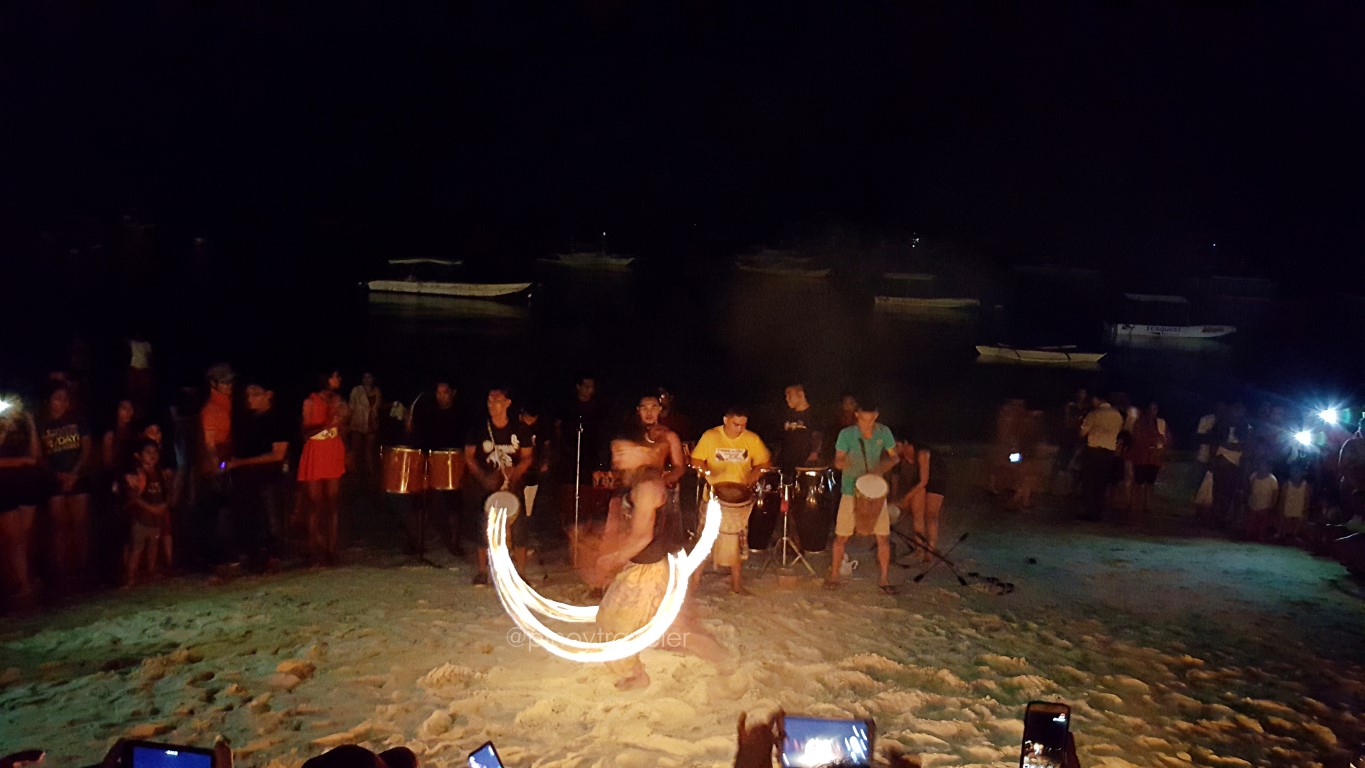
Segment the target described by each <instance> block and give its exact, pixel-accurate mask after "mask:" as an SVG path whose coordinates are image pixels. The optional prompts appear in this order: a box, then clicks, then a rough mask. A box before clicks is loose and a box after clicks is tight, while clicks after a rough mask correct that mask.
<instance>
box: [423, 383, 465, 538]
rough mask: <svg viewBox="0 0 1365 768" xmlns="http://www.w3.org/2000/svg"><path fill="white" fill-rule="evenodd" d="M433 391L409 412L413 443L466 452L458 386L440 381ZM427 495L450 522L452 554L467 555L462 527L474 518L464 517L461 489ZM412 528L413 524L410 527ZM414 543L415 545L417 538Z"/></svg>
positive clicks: (434, 509)
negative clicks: (457, 398)
mask: <svg viewBox="0 0 1365 768" xmlns="http://www.w3.org/2000/svg"><path fill="white" fill-rule="evenodd" d="M433 394H434V395H435V396H434V397H432V398H429V399H427V398H421V397H419V398H418V399H417V401H416V402H415V403H413V406H412V411H411V412H409V414H408V432H409V434H410V436H411V440H412V444H413V445H414V446H416V447H417V448H420V449H421V450H422V451H425V452H427V453H430V452H431V451H452V450H453V451H460V452H461V453H463V452H464V444H465V432H466V428H465V424H464V419H462V418H461V416H460V412H459V411H458V410H456V408H455V388H454V387H452V386H450V384H449V383H447V382H444V381H438V382H437V383H436V389H435V392H434V393H433ZM426 494H427V498H426V503H427V504H428V505H429V506H428V507H427V508H428V509H430V510H432V512H433V513H434V514H438V515H444V516H445V517H446V518H447V520H448V521H449V523H450V527H449V531H450V536H449V538H448V539H446V548H447V549H449V550H450V554H452V555H454V556H456V557H463V556H464V547H462V546H460V538H461V535H462V534H463V533H464V531H463V530H462V529H463V527H464V526H462V525H461V523H462V522H464V523H465V524H466V525H471V527H472V523H473V521H461V519H460V518H461V511H462V505H461V503H460V492H459V491H451V490H430V491H427V492H426ZM418 519H419V520H420V519H421V518H420V517H418ZM411 528H412V527H411V526H410V527H409V529H410V530H411ZM426 535H427V532H426V531H418V532H417V536H418V537H419V539H418V540H420V538H425V537H426ZM410 544H412V545H414V546H415V545H416V540H414V541H413V542H410Z"/></svg>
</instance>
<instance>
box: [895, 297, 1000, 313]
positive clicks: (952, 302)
mask: <svg viewBox="0 0 1365 768" xmlns="http://www.w3.org/2000/svg"><path fill="white" fill-rule="evenodd" d="M873 301H874V302H875V303H874V305H873V306H874V307H875V308H876V309H879V310H883V311H887V312H955V311H958V310H966V309H976V308H977V307H980V306H981V302H980V301H979V300H977V299H967V298H937V299H926V298H917V297H913V296H877V297H876V298H875V299H873Z"/></svg>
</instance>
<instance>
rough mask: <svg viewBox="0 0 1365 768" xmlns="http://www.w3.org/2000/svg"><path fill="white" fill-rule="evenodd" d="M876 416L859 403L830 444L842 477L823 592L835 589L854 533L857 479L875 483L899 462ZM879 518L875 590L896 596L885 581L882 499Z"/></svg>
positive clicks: (887, 562) (887, 523) (886, 535)
mask: <svg viewBox="0 0 1365 768" xmlns="http://www.w3.org/2000/svg"><path fill="white" fill-rule="evenodd" d="M879 415H880V414H879V413H878V411H877V406H876V405H875V404H873V403H871V402H867V401H863V402H861V403H860V404H859V405H858V407H857V410H856V411H855V412H854V416H855V418H856V421H855V423H854V424H853V425H852V426H848V427H844V428H843V429H842V430H840V431H839V436H838V438H837V439H836V440H835V441H834V466H835V468H837V469H840V470H843V473H844V476H843V480H842V486H841V488H840V492H841V495H840V496H839V516H838V517H837V518H836V519H835V522H834V549H833V558H832V559H831V561H830V567H829V577H828V578H827V579H825V588H826V589H838V587H839V569H840V567H841V566H842V565H843V562H844V547H845V546H846V545H847V544H848V539H849V537H850V536H852V535H853V531H854V496H855V494H856V493H857V483H858V478H860V477H862V476H863V475H868V474H871V475H875V476H877V477H878V478H879V479H880V478H881V476H882V475H883V474H885V473H886V472H887V470H889V469H891V468H892V467H894V466H896V464H897V463H898V462H899V461H900V459H899V457H898V456H897V455H896V439H895V438H894V437H892V435H891V430H890V429H889V428H888V427H887V426H886V425H884V424H880V423H878V422H877V417H878V416H879ZM881 507H882V508H881V514H880V515H878V516H877V522H876V525H875V527H874V528H873V535H875V536H876V537H877V569H878V574H879V577H880V578H879V580H878V582H877V586H878V588H879V589H881V591H883V592H885V593H886V594H888V595H894V594H896V588H895V587H894V586H892V584H891V581H890V579H889V578H888V573H887V572H888V571H889V570H890V567H891V518H890V516H889V515H888V514H887V511H886V499H885V497H883V498H882V500H881Z"/></svg>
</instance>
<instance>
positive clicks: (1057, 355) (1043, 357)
mask: <svg viewBox="0 0 1365 768" xmlns="http://www.w3.org/2000/svg"><path fill="white" fill-rule="evenodd" d="M976 353H977V354H978V355H980V356H981V357H982V359H986V360H998V361H1006V362H1014V363H1061V364H1066V363H1098V362H1099V361H1100V359H1101V358H1103V357H1104V354H1105V353H1103V352H1078V351H1076V348H1075V347H1074V346H1064V347H1011V346H1008V345H1006V344H993V345H985V344H978V345H977V346H976Z"/></svg>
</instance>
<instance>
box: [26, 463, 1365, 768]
mask: <svg viewBox="0 0 1365 768" xmlns="http://www.w3.org/2000/svg"><path fill="white" fill-rule="evenodd" d="M1172 477H1175V473H1172ZM1177 490H1178V489H1175V488H1168V489H1167V491H1168V493H1171V494H1174V493H1175V491H1177ZM1180 506H1183V505H1174V504H1172V505H1170V506H1168V507H1166V508H1165V511H1164V513H1163V514H1158V515H1155V516H1153V517H1152V518H1151V519H1149V520H1146V521H1141V522H1139V523H1134V524H1128V525H1116V524H1083V525H1082V524H1077V523H1072V522H1070V520H1069V518H1068V516H1067V515H1066V514H1065V512H1064V511H1062V510H1060V509H1056V508H1052V509H1049V508H1047V500H1046V499H1044V506H1043V508H1040V509H1039V510H1035V511H1032V512H1029V513H1024V514H1020V513H1006V512H1003V511H999V510H997V509H995V508H994V506H993V505H992V504H991V503H990V502H989V501H988V500H987V499H986V497H985V496H984V494H982V493H981V492H980V491H979V490H977V489H973V488H968V487H955V488H954V492H953V495H952V496H951V497H950V498H949V501H948V505H947V508H946V512H945V514H946V516H947V519H948V523H947V526H946V530H945V532H944V535H943V540H944V541H945V542H947V543H951V542H952V541H954V540H955V539H956V538H957V537H958V536H959V535H960V534H961V533H962V532H969V533H970V536H969V538H968V539H967V540H966V541H965V542H963V543H962V544H961V546H960V547H959V548H958V550H957V551H956V552H955V553H954V559H955V560H956V561H957V564H958V566H959V570H960V571H961V572H962V573H963V575H964V576H966V574H968V573H976V574H978V575H977V576H976V577H971V578H969V579H968V580H969V582H971V583H970V585H969V586H967V587H962V586H959V584H958V583H957V581H956V579H955V578H954V577H953V576H952V574H951V573H949V572H948V571H947V570H946V569H943V568H939V569H938V570H936V571H934V572H933V573H931V574H930V575H929V576H927V577H926V578H925V579H924V580H923V581H922V582H921V583H919V584H913V583H911V582H910V580H911V578H912V577H913V575H914V574H915V573H918V570H917V569H898V568H893V571H895V573H894V574H893V578H894V579H896V580H900V581H904V582H906V584H905V589H903V591H902V594H900V595H899V596H896V597H888V596H885V595H882V594H880V593H879V592H877V591H876V590H875V589H874V586H873V585H874V584H875V575H876V574H875V567H874V559H873V557H872V555H871V552H869V551H868V543H866V542H864V543H855V544H854V546H853V547H852V548H851V556H852V557H854V558H856V559H858V560H860V561H862V567H860V568H859V569H858V571H857V573H856V577H855V578H854V579H853V580H852V581H851V582H850V583H849V584H847V585H845V588H844V589H842V590H840V591H838V592H827V591H825V590H823V589H821V588H820V586H819V584H818V582H817V581H815V580H813V579H810V578H809V577H803V578H802V579H801V580H800V582H799V584H798V586H797V587H796V588H794V589H782V588H780V587H779V585H778V583H777V579H776V578H775V577H774V576H772V575H766V576H764V577H763V578H756V569H757V567H758V565H759V564H760V563H761V560H751V561H750V567H751V568H753V569H754V574H753V575H751V578H750V583H751V588H752V589H753V591H754V593H755V594H754V595H753V596H749V597H731V596H729V595H728V594H726V593H725V592H726V590H725V583H724V580H723V579H722V578H721V577H720V576H719V575H709V576H707V577H706V578H705V579H704V580H703V585H702V588H701V592H700V594H699V595H698V596H697V598H696V601H695V611H696V614H697V616H698V617H699V620H700V624H701V625H702V626H703V627H704V628H705V629H706V630H707V631H709V632H710V633H712V634H713V635H714V636H715V637H716V638H717V639H718V640H719V641H720V642H721V643H722V644H723V645H725V646H726V647H727V648H728V649H729V651H730V653H731V657H730V658H729V659H728V660H726V661H724V662H723V663H720V664H713V663H711V662H709V661H703V660H701V659H699V658H696V657H694V656H690V655H686V654H681V653H677V652H674V651H670V650H650V651H647V652H646V654H645V657H644V658H645V664H646V666H647V668H648V670H649V673H650V675H651V676H652V677H653V680H654V682H653V684H652V685H651V686H650V687H649V688H648V689H646V690H644V691H633V692H626V693H622V692H618V691H617V690H616V689H615V688H614V687H613V685H612V677H611V676H610V675H608V674H607V673H606V672H605V670H603V669H601V668H598V667H594V666H586V665H577V664H572V663H569V662H565V661H561V660H559V659H557V658H554V657H552V656H551V655H549V654H548V653H546V652H545V651H543V650H540V649H538V648H535V647H528V646H527V645H526V644H525V643H524V641H522V639H521V637H520V634H519V633H518V632H517V631H515V630H514V629H513V625H512V623H511V621H510V620H509V619H508V618H507V617H506V616H505V615H504V613H503V611H502V609H501V607H500V606H499V604H498V601H497V597H496V596H495V594H494V593H493V592H492V591H490V590H489V589H487V588H481V589H476V588H474V587H471V586H470V585H469V578H468V576H469V571H468V568H469V566H468V565H466V564H465V563H463V562H459V563H457V562H453V561H451V560H450V559H449V558H448V557H446V556H445V555H444V553H442V555H441V558H440V562H441V563H442V564H443V565H446V566H448V568H429V567H422V566H416V565H413V564H412V563H411V561H410V560H409V559H407V558H405V557H402V556H400V555H397V554H394V553H393V552H391V551H389V550H388V549H386V548H381V547H377V546H373V545H371V546H368V547H367V546H366V545H365V544H364V542H361V544H360V546H357V547H355V548H353V549H352V551H351V562H352V564H351V565H348V566H346V567H344V568H340V569H335V570H324V571H293V572H287V573H284V574H279V575H275V576H271V577H246V578H241V579H238V580H235V581H232V582H229V583H227V584H224V585H219V586H209V585H207V584H205V582H204V581H203V580H202V579H198V578H186V579H178V580H175V581H172V582H169V583H164V584H161V585H157V586H154V587H150V588H145V589H141V590H137V591H134V592H131V593H112V594H102V595H99V596H97V597H94V598H91V599H88V600H86V601H84V602H80V603H77V604H73V605H68V606H64V607H62V608H60V609H54V610H50V611H48V612H45V613H43V614H40V615H36V616H26V617H19V618H15V617H6V618H5V619H4V625H3V626H4V628H3V632H0V734H3V737H2V738H0V742H3V744H0V748H3V749H4V750H5V751H10V750H12V749H17V748H20V747H27V746H42V747H44V748H46V749H47V750H48V751H49V764H50V765H54V766H67V765H84V764H89V763H93V762H94V761H96V760H97V759H98V757H99V756H100V755H101V754H103V752H104V749H105V748H106V747H107V746H108V745H109V744H110V743H111V742H112V741H113V740H114V739H115V738H116V737H118V736H121V735H122V736H128V735H133V736H140V737H144V738H152V737H154V738H155V739H157V740H161V741H170V742H178V743H192V744H202V745H209V744H211V743H212V740H213V737H214V736H215V735H216V734H222V735H225V736H226V737H227V738H228V739H230V740H231V742H232V744H233V745H234V746H235V748H236V750H237V754H238V755H239V757H240V760H239V764H242V765H248V766H296V765H298V764H300V763H301V762H302V761H303V760H304V759H306V758H307V757H308V756H311V755H313V754H316V753H318V752H319V751H321V750H323V749H324V748H326V747H328V746H331V745H335V744H342V743H348V742H360V743H364V744H367V745H370V746H372V747H375V748H379V747H384V746H389V745H395V744H406V745H408V746H411V747H412V748H413V749H415V750H416V751H417V752H418V753H419V754H420V755H421V756H422V757H423V759H424V761H425V762H426V764H428V765H435V766H455V765H462V764H463V759H464V756H465V755H466V753H467V752H468V751H469V750H471V749H473V748H475V747H477V746H478V745H479V744H480V743H482V742H483V741H484V740H486V739H493V740H494V741H495V742H496V743H497V744H498V748H499V750H500V751H501V753H502V755H503V758H504V760H505V761H506V762H507V763H508V765H509V767H514V766H563V767H566V768H567V767H569V766H598V765H601V766H611V765H619V766H642V767H643V766H692V765H703V766H719V765H727V764H729V763H730V761H731V760H732V758H733V754H734V724H735V719H736V717H737V716H738V714H739V713H740V712H741V711H749V712H751V713H760V712H764V711H767V710H771V709H774V708H776V707H778V706H782V707H785V708H786V710H787V711H789V712H793V713H808V714H814V715H817V716H840V717H846V716H857V717H871V718H874V719H875V720H876V722H877V727H878V730H879V733H880V739H879V744H882V745H884V746H890V745H895V746H898V747H900V748H902V749H904V750H906V751H908V752H910V753H911V754H912V755H915V756H917V757H918V759H919V761H920V763H921V765H923V766H926V768H927V767H929V766H935V767H936V766H986V765H990V766H1002V765H1012V764H1015V762H1016V761H1017V759H1018V758H1017V755H1018V751H1017V750H1018V744H1019V740H1020V736H1021V733H1022V723H1021V715H1022V713H1023V709H1024V705H1025V704H1026V703H1027V702H1028V701H1029V700H1031V699H1038V698H1045V699H1059V700H1063V701H1067V702H1070V703H1071V705H1072V707H1073V711H1074V723H1073V731H1074V732H1075V733H1076V734H1077V741H1078V743H1079V745H1080V754H1081V758H1082V762H1083V764H1084V765H1086V766H1129V765H1138V766H1187V765H1198V766H1249V765H1275V766H1312V765H1319V764H1321V765H1344V764H1345V760H1346V757H1347V755H1348V754H1351V753H1352V752H1353V751H1354V750H1358V749H1359V748H1360V744H1361V743H1362V740H1365V643H1363V642H1362V639H1363V638H1365V602H1362V601H1361V600H1360V599H1359V597H1357V596H1356V595H1355V594H1354V592H1355V585H1354V584H1352V583H1351V582H1349V580H1348V579H1347V578H1346V577H1345V574H1344V571H1343V570H1342V569H1341V568H1340V567H1339V566H1337V565H1336V564H1335V563H1332V562H1328V561H1322V560H1317V559H1314V558H1312V557H1310V556H1308V555H1307V554H1305V553H1303V552H1301V551H1298V550H1295V549H1291V548H1285V547H1273V546H1264V545H1250V544H1243V543H1236V542H1230V541H1226V540H1223V539H1220V538H1217V537H1214V536H1203V535H1200V532H1199V531H1198V530H1196V529H1194V528H1192V527H1191V526H1190V525H1189V524H1188V522H1187V521H1185V520H1183V519H1181V518H1180V517H1179V516H1178V513H1179V512H1180ZM1030 560H1032V561H1034V562H1030ZM816 563H817V565H818V566H824V565H825V564H826V563H827V559H825V557H824V556H819V557H817V558H816ZM529 570H530V571H531V576H532V578H540V577H541V576H542V575H545V574H548V576H549V580H548V581H547V582H545V590H546V591H547V592H549V593H551V594H555V595H557V596H560V597H566V598H571V599H576V600H585V599H586V597H585V595H584V592H583V590H582V589H581V588H580V587H578V586H575V585H574V584H573V583H572V581H571V578H570V576H569V575H568V574H567V573H565V572H564V571H563V570H562V569H560V568H558V567H557V566H555V565H553V564H550V565H549V566H547V567H542V566H532V567H531V568H530V569H529ZM986 576H993V577H996V578H998V579H1001V580H1004V581H1008V582H1011V583H1013V584H1014V585H1015V589H1014V591H1013V592H1012V593H1010V594H1006V595H997V594H993V593H992V592H991V590H990V589H989V588H988V585H987V584H986V583H984V581H983V580H982V579H983V578H984V577H986ZM675 642H676V643H677V644H685V643H686V640H685V639H683V640H677V639H676V638H675Z"/></svg>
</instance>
